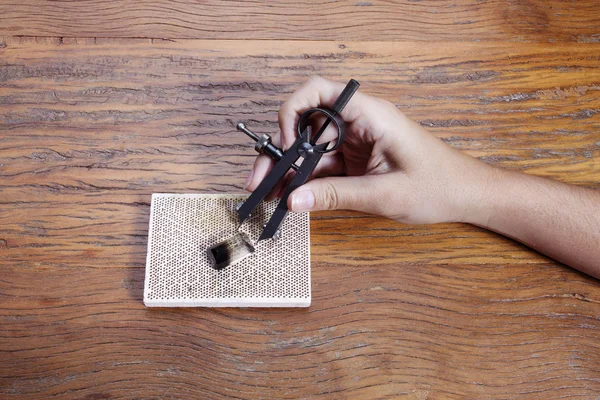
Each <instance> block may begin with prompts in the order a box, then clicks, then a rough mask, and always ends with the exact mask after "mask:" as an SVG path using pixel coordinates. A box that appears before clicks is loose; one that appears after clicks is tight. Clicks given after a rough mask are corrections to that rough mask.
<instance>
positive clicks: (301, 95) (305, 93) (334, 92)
mask: <svg viewBox="0 0 600 400" xmlns="http://www.w3.org/2000/svg"><path fill="white" fill-rule="evenodd" d="M344 87H345V85H344V84H343V83H339V82H332V81H330V80H327V79H324V78H321V77H318V76H316V77H313V78H311V79H310V80H309V81H307V82H306V83H305V84H304V85H302V86H301V87H300V88H299V89H298V90H296V91H295V92H294V93H293V94H292V95H291V96H290V97H289V98H288V99H287V101H286V102H285V103H283V105H282V106H281V109H280V110H279V115H278V117H279V128H280V129H281V142H282V145H283V148H284V149H287V148H288V147H289V146H290V145H291V144H292V143H293V142H294V140H296V136H297V132H296V124H297V123H298V119H299V118H300V114H302V113H303V112H304V111H306V110H308V109H310V108H314V107H327V108H331V107H333V103H335V100H336V99H337V98H338V96H339V95H340V93H341V92H342V90H344ZM359 95H360V93H356V94H355V97H356V96H359ZM353 100H354V97H353V98H352V99H351V100H350V102H348V104H347V106H346V107H345V108H344V110H342V112H341V117H342V119H344V121H346V122H348V123H351V122H353V121H354V120H355V119H357V118H358V116H359V115H360V109H359V106H358V101H353Z"/></svg>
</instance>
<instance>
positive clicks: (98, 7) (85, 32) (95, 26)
mask: <svg viewBox="0 0 600 400" xmlns="http://www.w3.org/2000/svg"><path fill="white" fill-rule="evenodd" d="M0 35H10V36H56V37H135V38H139V37H143V38H162V39H177V38H180V39H181V38H188V39H221V40H222V39H227V40H230V39H293V40H416V41H428V42H429V41H432V42H433V41H439V40H444V41H477V42H479V41H511V42H546V43H554V42H580V43H598V42H600V9H599V8H598V3H597V1H596V0H579V1H561V0H493V1H477V0H459V1H447V0H428V1H418V0H417V1H415V0H396V1H379V0H373V1H356V0H341V1H338V0H335V1H328V2H316V1H292V0H284V1H252V2H243V1H223V0H208V1H202V2H198V1H192V0H168V1H161V2H156V1H151V0H141V1H140V0H136V1H134V0H114V1H100V2H98V1H89V0H87V1H64V0H63V1H42V0H23V1H18V2H17V1H15V0H2V1H0Z"/></svg>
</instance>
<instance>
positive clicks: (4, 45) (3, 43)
mask: <svg viewBox="0 0 600 400" xmlns="http://www.w3.org/2000/svg"><path fill="white" fill-rule="evenodd" d="M7 47H8V45H7V44H6V42H0V49H5V48H7Z"/></svg>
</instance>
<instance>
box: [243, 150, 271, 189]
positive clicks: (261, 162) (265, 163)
mask: <svg viewBox="0 0 600 400" xmlns="http://www.w3.org/2000/svg"><path fill="white" fill-rule="evenodd" d="M273 165H275V162H274V161H273V160H272V159H271V157H269V156H267V155H265V154H261V155H259V156H258V157H257V158H256V160H254V166H253V167H252V169H251V170H250V174H249V175H248V178H247V180H246V184H245V185H244V189H245V190H248V191H250V192H252V191H254V189H256V188H257V187H258V185H260V183H261V182H262V180H263V179H265V176H267V174H268V173H269V171H270V170H271V168H273Z"/></svg>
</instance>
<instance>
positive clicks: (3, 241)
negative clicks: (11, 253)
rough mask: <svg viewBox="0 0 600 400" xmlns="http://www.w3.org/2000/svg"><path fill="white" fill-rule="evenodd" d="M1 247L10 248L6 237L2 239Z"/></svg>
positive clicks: (0, 241)
mask: <svg viewBox="0 0 600 400" xmlns="http://www.w3.org/2000/svg"><path fill="white" fill-rule="evenodd" d="M0 249H8V241H7V240H6V239H0Z"/></svg>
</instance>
